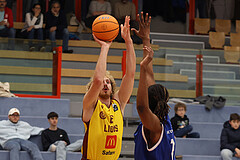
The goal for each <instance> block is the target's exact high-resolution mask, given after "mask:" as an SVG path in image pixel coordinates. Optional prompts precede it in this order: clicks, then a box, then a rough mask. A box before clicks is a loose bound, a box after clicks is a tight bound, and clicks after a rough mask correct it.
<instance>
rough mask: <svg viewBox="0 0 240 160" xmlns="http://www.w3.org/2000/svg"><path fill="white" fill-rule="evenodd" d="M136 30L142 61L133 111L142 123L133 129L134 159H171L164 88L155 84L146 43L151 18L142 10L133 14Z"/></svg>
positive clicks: (172, 143) (172, 149)
mask: <svg viewBox="0 0 240 160" xmlns="http://www.w3.org/2000/svg"><path fill="white" fill-rule="evenodd" d="M137 20H138V22H139V30H138V31H137V30H135V29H133V30H134V31H135V32H136V34H137V35H138V36H139V37H140V38H142V40H143V46H144V48H143V60H142V62H141V63H140V80H139V86H138V92H137V110H138V114H139V116H140V118H141V121H142V123H141V124H140V125H139V126H138V128H137V131H136V132H135V135H134V136H135V153H134V155H135V160H175V138H174V134H173V129H172V126H171V122H170V120H169V117H168V112H169V108H170V107H169V106H168V104H167V102H168V99H169V94H168V91H167V89H166V88H165V87H164V86H162V85H160V84H155V80H154V73H153V67H152V60H153V50H152V48H151V46H150V37H149V34H150V23H151V17H148V14H146V16H145V19H144V17H143V12H142V13H141V20H140V17H139V15H138V16H137Z"/></svg>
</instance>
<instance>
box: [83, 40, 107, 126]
mask: <svg viewBox="0 0 240 160" xmlns="http://www.w3.org/2000/svg"><path fill="white" fill-rule="evenodd" d="M93 37H94V39H95V41H96V42H97V43H98V44H100V45H101V52H100V55H99V58H98V61H97V65H96V68H95V72H94V75H93V79H92V83H91V85H90V88H89V89H88V91H87V93H86V94H85V96H84V98H83V117H82V120H83V121H84V122H88V121H89V120H90V119H91V117H92V114H93V111H94V107H95V104H96V102H97V98H98V95H99V92H100V90H101V89H102V88H103V79H104V76H105V73H106V68H107V55H108V51H109V48H110V46H111V42H104V41H101V40H99V39H97V38H96V37H95V36H94V35H93Z"/></svg>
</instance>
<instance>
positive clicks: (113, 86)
mask: <svg viewBox="0 0 240 160" xmlns="http://www.w3.org/2000/svg"><path fill="white" fill-rule="evenodd" d="M105 76H106V77H107V78H109V79H110V81H111V86H112V94H111V98H112V96H113V95H114V93H115V92H116V82H115V80H114V78H113V76H112V75H111V74H110V72H109V71H106V74H105ZM92 82H93V77H91V79H90V82H88V84H87V86H86V87H87V91H88V90H89V89H90V87H91V85H92Z"/></svg>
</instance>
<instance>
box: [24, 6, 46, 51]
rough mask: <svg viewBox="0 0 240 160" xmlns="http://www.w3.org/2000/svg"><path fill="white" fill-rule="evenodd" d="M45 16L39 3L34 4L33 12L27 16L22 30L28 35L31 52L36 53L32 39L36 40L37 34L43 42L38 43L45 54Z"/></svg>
mask: <svg viewBox="0 0 240 160" xmlns="http://www.w3.org/2000/svg"><path fill="white" fill-rule="evenodd" d="M42 27H43V14H42V13H41V5H40V4H39V3H37V4H34V6H33V7H32V10H31V12H29V13H27V14H26V18H25V25H24V27H23V29H22V32H23V33H24V34H25V35H27V37H28V39H29V50H30V51H34V49H35V47H34V46H33V44H32V39H34V33H35V32H37V36H38V40H41V42H40V43H38V44H39V45H40V46H39V49H40V51H42V52H44V51H45V47H43V46H42V45H41V44H42V40H43V29H42Z"/></svg>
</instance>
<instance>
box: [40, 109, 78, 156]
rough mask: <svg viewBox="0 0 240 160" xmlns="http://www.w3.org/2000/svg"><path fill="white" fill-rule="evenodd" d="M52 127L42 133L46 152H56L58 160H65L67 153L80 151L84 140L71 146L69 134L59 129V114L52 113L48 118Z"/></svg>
mask: <svg viewBox="0 0 240 160" xmlns="http://www.w3.org/2000/svg"><path fill="white" fill-rule="evenodd" d="M47 118H48V122H49V124H50V127H49V128H48V129H45V130H44V131H43V132H42V136H41V137H42V144H43V150H44V151H51V152H55V151H56V160H65V159H66V151H72V152H74V151H80V148H81V146H82V139H80V140H77V141H76V142H74V143H72V144H70V141H69V138H68V135H67V132H66V131H64V130H63V129H60V128H58V127H57V124H58V114H57V113H55V112H50V113H49V114H48V116H47Z"/></svg>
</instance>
